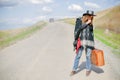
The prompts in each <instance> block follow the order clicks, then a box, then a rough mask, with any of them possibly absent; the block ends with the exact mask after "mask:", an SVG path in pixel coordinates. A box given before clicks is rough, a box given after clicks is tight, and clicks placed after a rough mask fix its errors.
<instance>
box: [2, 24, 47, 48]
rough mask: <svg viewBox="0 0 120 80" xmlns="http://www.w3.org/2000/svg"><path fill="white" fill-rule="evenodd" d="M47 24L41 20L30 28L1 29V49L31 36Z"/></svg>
mask: <svg viewBox="0 0 120 80" xmlns="http://www.w3.org/2000/svg"><path fill="white" fill-rule="evenodd" d="M45 25H46V23H45V22H40V23H39V24H36V25H34V26H31V27H28V28H22V29H17V30H4V31H0V49H2V48H4V47H6V46H8V45H10V44H13V43H15V42H17V41H19V40H21V39H23V38H26V37H28V36H30V35H31V34H33V33H34V32H36V31H38V30H40V29H41V28H43V26H45Z"/></svg>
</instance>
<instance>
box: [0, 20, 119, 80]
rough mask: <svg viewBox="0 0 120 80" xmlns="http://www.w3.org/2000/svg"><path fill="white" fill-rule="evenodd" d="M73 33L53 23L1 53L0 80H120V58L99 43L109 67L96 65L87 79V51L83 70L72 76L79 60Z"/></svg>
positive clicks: (81, 67) (82, 64) (63, 25)
mask: <svg viewBox="0 0 120 80" xmlns="http://www.w3.org/2000/svg"><path fill="white" fill-rule="evenodd" d="M73 30H74V27H73V26H71V25H69V24H66V23H62V22H54V23H49V24H48V25H47V26H45V27H44V28H43V29H42V30H40V31H38V32H36V33H35V34H33V35H32V36H30V37H29V38H26V39H24V40H21V41H19V42H17V43H16V44H14V45H11V46H9V47H6V48H5V49H3V50H1V51H0V80H120V64H119V62H120V59H118V58H117V57H116V56H115V55H113V54H112V52H111V50H110V48H109V47H107V46H105V45H104V44H102V43H101V42H99V41H97V40H96V48H99V49H102V50H103V51H104V53H105V66H103V67H95V66H92V72H91V74H90V76H88V77H86V75H85V72H86V70H85V60H86V59H85V53H84V52H83V55H82V58H81V60H80V71H79V72H78V73H77V74H76V75H74V76H69V75H70V72H71V70H72V66H73V61H74V57H75V52H73V46H72V42H73Z"/></svg>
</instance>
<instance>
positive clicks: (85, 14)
mask: <svg viewBox="0 0 120 80" xmlns="http://www.w3.org/2000/svg"><path fill="white" fill-rule="evenodd" d="M85 15H90V16H96V15H94V14H88V13H84V14H83V16H85Z"/></svg>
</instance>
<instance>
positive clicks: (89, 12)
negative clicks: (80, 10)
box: [83, 10, 96, 16]
mask: <svg viewBox="0 0 120 80" xmlns="http://www.w3.org/2000/svg"><path fill="white" fill-rule="evenodd" d="M85 15H91V16H96V15H95V14H94V11H90V10H87V11H86V13H84V14H83V16H85Z"/></svg>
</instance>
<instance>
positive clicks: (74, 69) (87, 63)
mask: <svg viewBox="0 0 120 80" xmlns="http://www.w3.org/2000/svg"><path fill="white" fill-rule="evenodd" d="M83 50H84V47H81V48H80V49H79V51H78V53H77V54H76V57H75V60H74V66H73V71H77V69H78V65H79V60H80V58H81V55H82V52H83ZM91 51H92V50H91V49H90V48H85V53H86V70H87V71H90V70H91V60H90V56H91Z"/></svg>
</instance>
